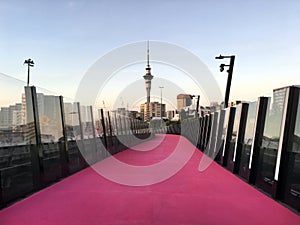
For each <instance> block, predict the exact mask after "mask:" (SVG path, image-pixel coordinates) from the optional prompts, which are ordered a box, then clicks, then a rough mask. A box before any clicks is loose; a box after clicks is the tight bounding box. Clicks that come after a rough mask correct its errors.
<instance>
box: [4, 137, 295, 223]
mask: <svg viewBox="0 0 300 225" xmlns="http://www.w3.org/2000/svg"><path fill="white" fill-rule="evenodd" d="M179 138H180V136H175V135H166V136H165V137H164V141H163V142H162V143H161V144H160V145H159V146H158V147H157V148H155V149H154V150H152V151H139V152H138V151H134V150H130V149H129V150H126V151H124V152H121V153H118V154H117V155H115V157H116V158H118V159H119V160H121V161H123V162H126V163H129V164H132V165H137V166H145V165H151V164H154V163H157V162H160V161H162V160H163V159H165V158H168V156H170V155H171V153H172V151H173V150H174V148H175V147H176V144H177V143H178V140H179ZM160 139H161V137H160V136H158V137H155V138H154V139H153V140H151V141H149V142H146V143H144V144H143V145H144V146H146V145H149V144H153V143H155V142H158V141H159V140H160ZM182 139H183V143H184V145H185V147H186V148H184V149H186V151H188V150H187V149H189V148H194V147H193V146H192V145H191V144H190V143H189V141H187V140H186V139H185V138H182ZM184 149H183V150H181V151H185V150H184ZM202 156H203V154H202V153H201V152H200V151H194V153H193V155H192V157H191V159H190V160H189V161H188V163H187V164H186V165H185V166H184V167H183V168H182V169H181V170H180V171H179V172H178V173H176V174H175V175H174V176H172V177H170V178H169V179H167V180H165V181H162V182H160V183H157V184H153V185H148V186H140V187H137V186H135V187H134V186H126V185H121V184H117V183H114V182H111V181H109V180H107V179H105V178H103V177H102V176H100V175H99V174H98V173H96V172H95V171H94V170H93V169H91V168H87V169H85V170H83V171H81V172H78V173H77V174H75V175H73V176H70V177H68V178H66V179H64V180H62V181H61V182H58V183H56V184H54V185H52V186H50V187H48V188H46V189H44V190H42V191H40V192H38V193H36V194H33V195H32V196H30V197H28V198H26V199H24V200H22V201H19V202H17V203H15V204H14V205H12V206H10V207H8V208H5V209H3V210H2V211H0V224H1V225H9V224H11V225H34V224H38V225H50V224H51V225H54V224H55V225H65V224H70V225H93V224H95V225H96V224H130V225H132V224H139V225H141V224H164V225H165V224H216V225H220V224H228V225H234V224H238V225H240V224H244V225H247V224H249V225H253V224H260V225H262V224H272V225H276V224H282V225H286V224H289V225H293V224H300V217H299V216H298V215H296V214H295V213H293V212H291V211H290V210H288V209H287V208H285V207H283V206H282V205H280V204H278V203H277V202H275V201H274V200H272V199H270V198H269V197H267V196H265V195H264V194H262V193H260V192H259V191H257V190H256V189H254V188H253V187H251V186H250V185H248V184H246V183H245V182H243V181H242V180H240V179H239V178H237V177H235V176H234V175H233V174H231V173H230V172H228V171H227V170H225V169H224V168H222V167H220V166H219V165H218V164H216V163H212V165H211V166H210V167H209V168H208V169H207V170H205V171H204V172H199V170H198V166H199V161H200V158H201V157H202ZM111 160H112V159H111V158H107V159H105V160H103V161H101V162H99V163H98V164H97V165H96V166H97V167H99V168H101V167H102V168H103V167H106V166H108V167H109V165H110V162H111ZM110 169H113V168H110ZM125 173H126V171H124V174H125ZM162 173H163V172H162ZM153 176H154V179H155V176H156V175H153ZM131 178H132V177H131ZM133 178H134V175H133ZM136 179H139V178H138V177H136Z"/></svg>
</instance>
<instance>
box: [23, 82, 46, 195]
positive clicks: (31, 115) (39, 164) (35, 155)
mask: <svg viewBox="0 0 300 225" xmlns="http://www.w3.org/2000/svg"><path fill="white" fill-rule="evenodd" d="M25 97H26V121H27V126H28V128H29V129H30V130H29V132H30V131H31V130H34V132H33V133H34V135H35V138H33V139H31V140H30V142H32V145H31V146H30V155H31V163H32V178H33V188H34V190H39V189H41V188H42V186H43V179H42V178H43V172H44V169H43V152H42V149H41V145H42V140H41V131H40V123H39V113H38V104H37V94H36V88H35V87H34V86H26V87H25ZM29 136H30V135H29Z"/></svg>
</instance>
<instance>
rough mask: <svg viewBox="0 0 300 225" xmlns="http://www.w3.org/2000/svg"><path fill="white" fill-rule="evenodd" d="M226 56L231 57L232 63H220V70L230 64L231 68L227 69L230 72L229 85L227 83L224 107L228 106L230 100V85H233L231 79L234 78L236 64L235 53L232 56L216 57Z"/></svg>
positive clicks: (218, 57) (219, 57)
mask: <svg viewBox="0 0 300 225" xmlns="http://www.w3.org/2000/svg"><path fill="white" fill-rule="evenodd" d="M225 58H230V63H229V65H226V64H223V63H222V64H221V65H220V72H223V71H224V67H225V66H228V67H229V69H228V70H227V72H228V78H227V85H226V92H225V101H224V108H227V107H228V100H229V94H230V86H231V80H232V73H233V66H234V60H235V55H231V56H222V55H220V56H217V57H216V59H225Z"/></svg>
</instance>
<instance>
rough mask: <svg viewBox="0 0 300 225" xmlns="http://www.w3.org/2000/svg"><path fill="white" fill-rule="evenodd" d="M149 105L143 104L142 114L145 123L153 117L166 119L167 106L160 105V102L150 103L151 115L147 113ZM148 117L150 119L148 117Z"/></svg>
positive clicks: (141, 107)
mask: <svg viewBox="0 0 300 225" xmlns="http://www.w3.org/2000/svg"><path fill="white" fill-rule="evenodd" d="M147 106H148V104H147V103H144V104H141V106H140V112H141V115H142V119H143V120H144V121H149V120H151V118H153V117H165V115H166V104H160V103H159V102H150V103H149V113H148V112H147V110H146V109H147ZM148 115H149V116H150V117H148Z"/></svg>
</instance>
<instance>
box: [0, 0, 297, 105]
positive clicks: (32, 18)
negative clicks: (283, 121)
mask: <svg viewBox="0 0 300 225" xmlns="http://www.w3.org/2000/svg"><path fill="white" fill-rule="evenodd" d="M299 12H300V1H298V0H287V1H277V0H274V1H273V0H265V1H262V0H260V1H259V0H253V1H240V0H236V1H232V0H228V1H221V0H219V1H217V0H190V1H183V0H174V1H171V0H166V1H162V0H160V1H159V0H152V1H144V0H139V1H138V0H131V1H130V0H129V1H121V0H119V1H114V0H108V1H101V0H100V1H83V0H82V1H81V0H79V1H75V0H74V1H63V0H62V1H59V0H57V1H33V0H27V1H22V0H20V1H14V0H13V1H4V0H0V16H1V20H0V72H1V73H4V74H7V75H9V76H12V77H15V78H17V79H21V80H24V81H25V82H26V68H25V66H23V65H22V64H23V62H24V60H25V59H26V58H28V57H30V58H32V59H33V60H34V61H35V63H36V66H35V67H34V68H33V69H32V76H31V83H32V84H34V85H36V86H40V87H43V88H47V89H49V90H51V91H54V92H56V93H58V94H62V95H66V96H71V97H72V95H74V93H75V91H76V88H77V86H78V83H79V82H80V80H81V78H82V76H83V75H84V73H85V72H86V71H87V70H88V68H89V67H90V66H91V65H92V64H93V63H94V62H95V61H96V60H97V59H99V58H100V57H101V56H102V55H104V54H105V53H107V52H109V51H110V50H111V49H114V48H116V47H118V46H121V45H124V44H126V43H130V42H136V41H142V40H161V41H166V42H170V43H173V44H177V45H179V46H181V47H183V48H187V49H189V50H190V51H192V52H193V53H195V54H196V55H197V56H198V57H199V58H200V59H201V60H202V61H203V62H204V63H205V64H206V65H207V66H208V68H209V69H210V70H211V72H212V73H213V75H214V76H215V79H216V80H217V81H218V83H219V85H220V88H221V90H222V91H224V90H225V85H226V77H227V76H226V73H219V69H218V66H219V63H220V61H219V62H218V61H216V60H215V59H214V57H215V56H216V55H219V54H220V53H222V54H235V55H236V62H235V69H234V75H233V81H232V92H231V100H235V99H242V100H244V99H245V100H253V99H256V98H257V97H258V96H259V95H265V94H268V93H271V91H272V89H273V88H278V87H281V86H285V85H290V84H300V56H299V52H300V44H299V43H300V42H299V40H300V14H299ZM153 71H154V72H155V74H159V71H155V68H153ZM143 73H144V71H141V75H143Z"/></svg>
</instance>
